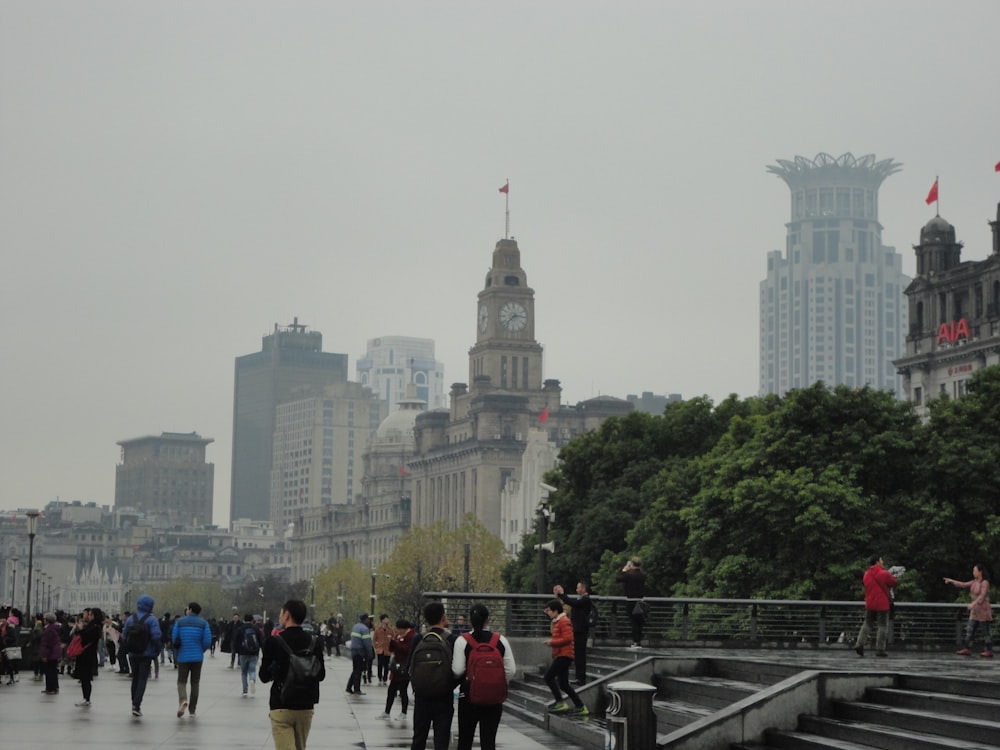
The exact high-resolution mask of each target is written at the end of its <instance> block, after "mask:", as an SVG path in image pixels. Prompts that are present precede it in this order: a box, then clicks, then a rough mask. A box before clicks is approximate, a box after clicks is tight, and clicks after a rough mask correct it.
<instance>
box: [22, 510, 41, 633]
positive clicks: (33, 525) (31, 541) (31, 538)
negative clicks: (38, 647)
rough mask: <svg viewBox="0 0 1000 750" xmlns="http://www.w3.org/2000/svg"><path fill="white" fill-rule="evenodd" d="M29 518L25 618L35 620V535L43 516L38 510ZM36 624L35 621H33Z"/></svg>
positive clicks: (33, 511)
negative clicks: (32, 609)
mask: <svg viewBox="0 0 1000 750" xmlns="http://www.w3.org/2000/svg"><path fill="white" fill-rule="evenodd" d="M26 515H27V516H28V601H27V606H26V607H25V608H24V616H25V617H28V618H34V614H33V613H32V611H31V573H32V569H33V568H34V564H35V534H36V533H37V531H38V517H39V516H40V515H41V513H39V512H38V511H37V510H29V511H28V512H27V514H26ZM31 622H34V619H31Z"/></svg>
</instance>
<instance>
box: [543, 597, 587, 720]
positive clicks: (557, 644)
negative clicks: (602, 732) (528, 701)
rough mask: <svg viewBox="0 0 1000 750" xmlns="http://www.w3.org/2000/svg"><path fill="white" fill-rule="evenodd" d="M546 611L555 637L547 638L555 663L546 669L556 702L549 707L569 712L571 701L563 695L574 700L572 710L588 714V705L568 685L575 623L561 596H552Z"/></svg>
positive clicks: (550, 688)
mask: <svg viewBox="0 0 1000 750" xmlns="http://www.w3.org/2000/svg"><path fill="white" fill-rule="evenodd" d="M545 614H546V615H548V618H549V620H551V622H550V627H551V629H552V637H551V638H549V639H548V640H547V641H545V645H546V646H549V647H550V648H551V649H552V663H551V664H550V665H549V668H548V669H547V670H546V672H545V684H546V685H548V686H549V690H551V691H552V696H553V697H554V698H555V699H556V701H555V703H553V704H552V705H550V706H549V711H551V712H552V713H568V712H569V711H570V707H569V704H568V703H567V702H566V699H565V698H563V696H562V694H563V693H566V697H567V698H569V700H571V701H573V705H574V706H576V708H575V709H574V711H573V713H576V714H578V715H580V716H586V715H587V714H589V713H590V711H588V710H587V707H586V706H585V705H584V704H583V701H582V700H580V696H579V695H577V694H576V691H575V690H574V689H573V688H572V687H571V686H570V684H569V665H570V664H572V663H573V626H572V625H571V624H570V621H569V618H568V617H567V616H566V613H565V612H564V611H563V604H562V602H561V601H559V600H558V599H552V600H550V601H549V603H548V604H546V605H545Z"/></svg>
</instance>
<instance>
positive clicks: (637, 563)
mask: <svg viewBox="0 0 1000 750" xmlns="http://www.w3.org/2000/svg"><path fill="white" fill-rule="evenodd" d="M615 580H616V581H618V583H620V584H621V585H622V588H624V589H625V600H626V601H625V607H626V609H627V611H628V616H629V620H631V622H632V643H631V644H629V648H642V630H643V628H644V627H645V625H646V612H647V607H648V606H649V605H648V604H646V602H645V601H643V597H645V595H646V573H645V571H644V570H643V569H642V560H640V559H639V558H638V557H633V558H632V559H631V560H629V561H628V562H626V563H625V567H624V568H622V569H621V571H620V572H619V573H618V575H617V576H615Z"/></svg>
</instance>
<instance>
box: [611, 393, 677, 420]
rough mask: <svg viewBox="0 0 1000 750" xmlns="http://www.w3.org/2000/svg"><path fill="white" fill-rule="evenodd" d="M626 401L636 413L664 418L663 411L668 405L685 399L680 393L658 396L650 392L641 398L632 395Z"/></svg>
mask: <svg viewBox="0 0 1000 750" xmlns="http://www.w3.org/2000/svg"><path fill="white" fill-rule="evenodd" d="M625 400H626V401H628V402H629V403H630V404H632V406H634V407H635V410H636V411H641V412H642V413H643V414H652V415H653V416H656V417H662V416H663V410H664V409H666V408H667V404H672V403H674V402H676V401H683V400H684V399H683V398H681V394H679V393H668V394H667V395H666V396H658V395H656V394H654V393H652V392H650V391H643V392H642V395H641V396H637V395H635V394H634V393H630V394H629V395H627V396H626V397H625Z"/></svg>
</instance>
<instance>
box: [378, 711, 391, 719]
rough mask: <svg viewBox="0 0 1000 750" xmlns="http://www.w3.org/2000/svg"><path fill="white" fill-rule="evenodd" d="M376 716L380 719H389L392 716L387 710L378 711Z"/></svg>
mask: <svg viewBox="0 0 1000 750" xmlns="http://www.w3.org/2000/svg"><path fill="white" fill-rule="evenodd" d="M378 718H380V719H390V718H392V717H391V716H389V712H388V711H384V712H382V713H380V714H379V715H378Z"/></svg>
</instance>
